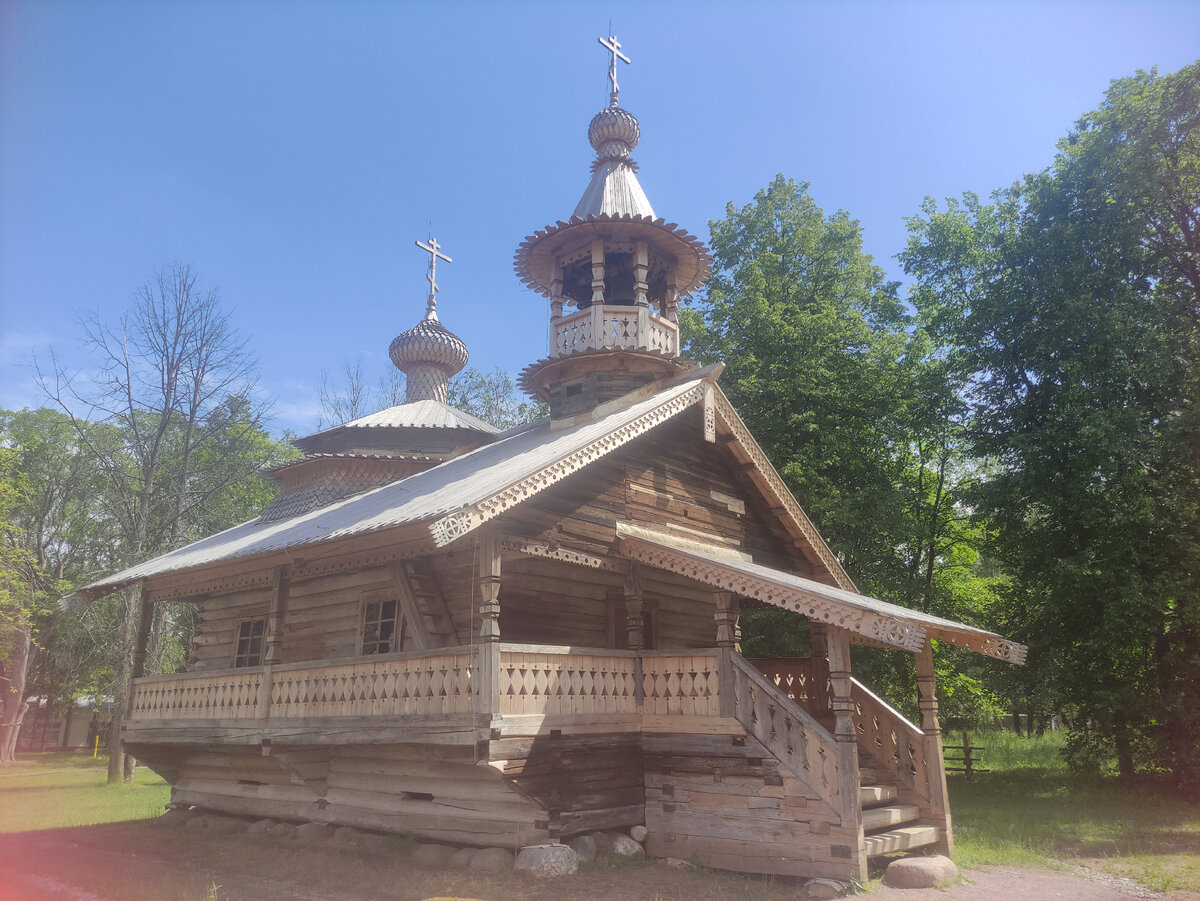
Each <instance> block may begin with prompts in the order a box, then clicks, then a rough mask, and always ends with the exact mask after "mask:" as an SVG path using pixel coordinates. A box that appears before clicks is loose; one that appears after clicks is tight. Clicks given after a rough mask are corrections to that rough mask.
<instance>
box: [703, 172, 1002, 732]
mask: <svg viewBox="0 0 1200 901" xmlns="http://www.w3.org/2000/svg"><path fill="white" fill-rule="evenodd" d="M710 228H711V231H712V247H713V253H714V275H713V278H712V280H711V281H710V283H709V287H708V290H707V294H706V296H705V297H704V298H703V299H702V300H701V301H700V303H699V305H698V307H697V309H694V310H685V311H683V313H682V316H681V325H682V329H683V335H684V338H685V341H686V351H687V354H688V355H689V356H691V357H693V358H695V359H697V360H699V361H701V362H705V363H708V362H715V361H717V360H723V361H724V362H725V365H726V368H725V372H724V374H723V376H722V379H721V385H722V388H723V389H724V390H725V392H726V393H727V394H728V395H729V397H730V399H731V400H732V401H733V403H734V404H735V405H736V406H737V408H738V410H739V412H740V413H741V415H742V417H743V418H744V419H745V420H746V423H747V425H749V427H750V429H751V431H752V432H754V434H755V436H756V438H757V439H758V440H759V442H760V443H761V444H762V445H763V447H764V449H765V450H766V452H767V454H768V456H769V457H770V458H771V461H772V462H773V463H774V464H775V466H776V468H777V469H778V470H779V471H780V473H781V474H782V475H783V477H784V479H785V480H786V481H787V483H788V486H789V487H790V488H791V489H792V491H793V493H794V494H795V495H796V496H797V497H798V498H799V499H800V501H801V502H802V503H803V504H804V506H805V509H806V510H807V512H808V513H809V514H810V516H812V518H813V519H814V521H815V522H816V523H817V525H818V527H819V528H820V529H821V533H822V535H823V536H824V537H825V538H826V540H827V541H829V543H830V545H831V547H832V548H833V550H834V551H835V553H836V554H837V555H838V557H839V559H840V560H841V562H842V563H843V565H844V566H845V567H846V569H847V570H848V571H850V572H851V573H853V574H854V577H855V579H856V580H858V582H859V586H860V588H861V589H862V590H863V591H864V592H865V593H867V594H872V595H876V596H879V597H884V598H887V599H888V600H893V601H898V602H901V603H906V604H908V605H910V606H913V607H916V608H918V609H921V610H924V611H928V612H932V613H938V614H941V615H946V616H951V617H955V618H963V617H965V618H974V617H973V614H975V613H977V612H978V611H979V609H980V608H981V607H982V606H984V605H985V604H986V603H987V601H989V600H990V599H991V598H992V597H993V596H994V594H995V593H996V591H997V590H999V586H1000V584H1001V583H1002V581H1003V579H1002V577H1001V575H1000V574H998V573H994V572H991V571H988V570H987V569H986V567H984V566H983V565H982V564H981V558H980V546H981V544H982V540H983V537H984V529H983V527H982V526H981V525H980V524H978V523H977V522H974V521H973V520H972V518H971V516H970V515H969V514H970V511H969V510H968V509H966V508H965V507H964V505H963V503H962V501H961V499H960V489H961V487H962V486H963V485H964V484H966V483H969V482H970V481H971V480H972V479H973V478H975V476H976V472H975V469H974V467H973V464H972V461H970V460H969V458H968V456H967V448H966V442H965V437H964V433H963V425H962V422H961V417H962V410H961V408H962V404H961V401H960V400H959V398H958V395H957V391H956V385H955V384H954V382H953V375H954V370H953V368H952V367H951V366H950V365H949V362H948V361H947V360H946V359H945V356H944V354H943V353H942V349H941V348H940V347H939V346H938V345H936V344H935V343H934V341H933V340H932V338H931V336H930V335H929V334H928V333H927V332H926V331H925V330H922V329H919V328H916V327H915V325H916V324H915V323H914V322H913V321H912V318H911V316H910V314H909V313H908V312H907V311H906V309H905V308H904V306H903V304H901V303H900V301H899V299H898V296H897V286H896V285H895V284H894V283H891V282H888V281H886V280H885V278H884V275H883V271H882V270H881V269H880V268H879V267H878V266H876V265H875V264H874V263H873V262H872V260H871V257H870V256H869V255H867V254H865V253H863V251H862V240H861V235H860V230H859V226H858V223H857V222H856V221H855V220H853V219H851V218H850V216H849V214H847V213H846V212H844V211H839V212H837V213H835V214H833V215H831V216H826V215H825V214H824V213H823V211H822V210H821V209H820V208H819V207H818V206H817V205H816V203H815V202H814V201H813V200H812V198H811V196H809V193H808V186H807V185H805V184H797V183H796V182H793V181H791V180H788V179H786V178H784V177H783V176H778V177H776V178H775V179H774V181H772V182H771V184H770V185H768V186H767V187H766V188H765V189H763V190H762V191H760V192H759V193H758V194H757V195H755V198H754V202H753V203H751V204H748V205H747V206H745V207H742V208H741V209H738V208H735V207H734V206H733V204H730V205H728V206H727V208H726V218H725V219H723V220H721V221H719V222H712V223H710ZM760 618H765V619H766V620H769V619H770V617H769V616H768V615H767V614H765V613H764V614H759V613H755V614H753V615H752V616H749V617H748V618H747V620H746V627H745V635H746V638H745V646H746V647H748V648H751V649H754V648H755V647H761V648H762V649H763V650H769V651H770V652H771V653H779V652H780V651H781V650H782V649H783V646H784V645H785V644H787V643H788V642H787V640H786V634H785V633H783V632H781V631H779V630H778V628H777V624H775V623H773V622H770V623H759V622H758V621H757V619H760ZM763 625H766V626H767V628H766V629H763V628H760V626H763ZM806 647H807V642H806V641H804V640H797V641H796V642H795V643H794V646H793V647H792V650H791V651H790V653H793V654H796V653H803V652H804V651H803V649H804V648H806ZM748 653H749V651H748ZM755 653H757V651H755ZM969 665H970V666H978V665H979V664H978V663H977V662H975V661H972V662H971V663H970V664H969ZM855 668H856V670H858V671H859V672H860V673H862V674H863V675H864V677H865V678H866V680H867V681H868V682H869V683H870V684H871V685H872V686H873V687H874V688H875V689H876V690H878V691H882V692H883V693H885V694H886V695H887V696H888V697H889V699H890V700H892V701H893V702H894V703H896V704H897V705H898V706H901V707H902V708H905V709H908V708H910V707H911V704H910V703H909V699H910V698H911V697H912V696H913V692H914V691H915V683H914V677H913V674H912V666H911V661H910V660H909V659H908V658H907V656H904V655H901V656H899V657H894V658H893V657H888V656H887V655H885V654H878V653H875V652H863V653H859V652H858V651H856V653H855ZM973 684H978V681H977V680H976V681H975V682H971V681H969V680H968V681H965V682H963V683H961V686H960V687H961V691H960V692H959V694H958V697H959V698H960V699H961V700H963V702H964V703H963V706H964V707H965V706H966V697H967V695H968V694H969V690H970V686H971V685H973ZM980 691H981V692H982V691H983V689H982V687H981V688H980ZM979 706H980V708H981V709H982V708H984V707H986V706H987V704H986V703H984V702H983V701H981V702H980V705H979Z"/></svg>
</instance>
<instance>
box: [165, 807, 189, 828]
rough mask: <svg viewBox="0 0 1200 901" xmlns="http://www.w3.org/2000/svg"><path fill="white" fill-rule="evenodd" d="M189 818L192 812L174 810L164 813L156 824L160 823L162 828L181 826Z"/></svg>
mask: <svg viewBox="0 0 1200 901" xmlns="http://www.w3.org/2000/svg"><path fill="white" fill-rule="evenodd" d="M191 818H192V812H191V811H190V810H182V809H180V808H175V809H173V810H168V811H167V812H166V813H164V814H163V815H162V816H160V817H159V818H158V822H160V823H162V824H163V825H164V826H182V825H183V824H184V823H186V822H187V821H188V820H190V819H191Z"/></svg>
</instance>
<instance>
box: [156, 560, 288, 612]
mask: <svg viewBox="0 0 1200 901" xmlns="http://www.w3.org/2000/svg"><path fill="white" fill-rule="evenodd" d="M275 569H276V567H274V566H272V567H271V568H270V569H264V570H260V571H257V572H250V573H243V574H241V575H237V576H226V577H225V578H221V579H210V580H197V579H193V580H191V581H187V582H180V583H179V584H177V585H171V586H168V587H155V588H154V589H153V591H152V592H151V597H152V598H153V599H154V603H158V602H159V601H180V600H185V599H188V598H195V597H196V596H197V595H202V594H232V593H233V592H235V591H252V590H253V589H255V588H270V587H271V586H272V585H274V583H275Z"/></svg>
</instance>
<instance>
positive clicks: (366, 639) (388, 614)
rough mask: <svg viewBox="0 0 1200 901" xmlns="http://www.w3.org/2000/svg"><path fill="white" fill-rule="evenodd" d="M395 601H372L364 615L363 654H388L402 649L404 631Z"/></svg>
mask: <svg viewBox="0 0 1200 901" xmlns="http://www.w3.org/2000/svg"><path fill="white" fill-rule="evenodd" d="M399 626H400V623H399V622H398V617H397V614H396V602H395V601H370V602H368V603H367V606H366V610H365V611H364V613H363V631H362V652H363V653H364V654H388V653H391V652H392V651H397V650H399V649H400V644H401V642H402V641H403V635H402V630H401V629H400V628H399Z"/></svg>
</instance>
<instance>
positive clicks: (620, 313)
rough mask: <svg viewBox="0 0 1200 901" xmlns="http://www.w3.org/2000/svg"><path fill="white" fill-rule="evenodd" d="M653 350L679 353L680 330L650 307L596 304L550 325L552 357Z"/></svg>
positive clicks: (664, 352) (553, 321)
mask: <svg viewBox="0 0 1200 901" xmlns="http://www.w3.org/2000/svg"><path fill="white" fill-rule="evenodd" d="M613 348H621V349H629V350H650V351H655V352H657V353H663V354H677V353H679V326H678V325H677V324H676V323H674V322H671V321H670V320H669V319H665V318H663V317H662V316H659V315H658V314H656V313H654V312H652V311H651V310H650V308H649V307H636V306H634V307H630V306H615V305H608V304H593V305H592V306H590V307H588V308H587V309H584V310H579V311H578V312H575V313H572V314H570V315H569V316H562V317H560V318H558V319H554V320H552V321H551V323H550V355H551V356H552V357H564V356H568V355H570V354H573V353H578V352H580V351H583V350H601V349H613Z"/></svg>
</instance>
